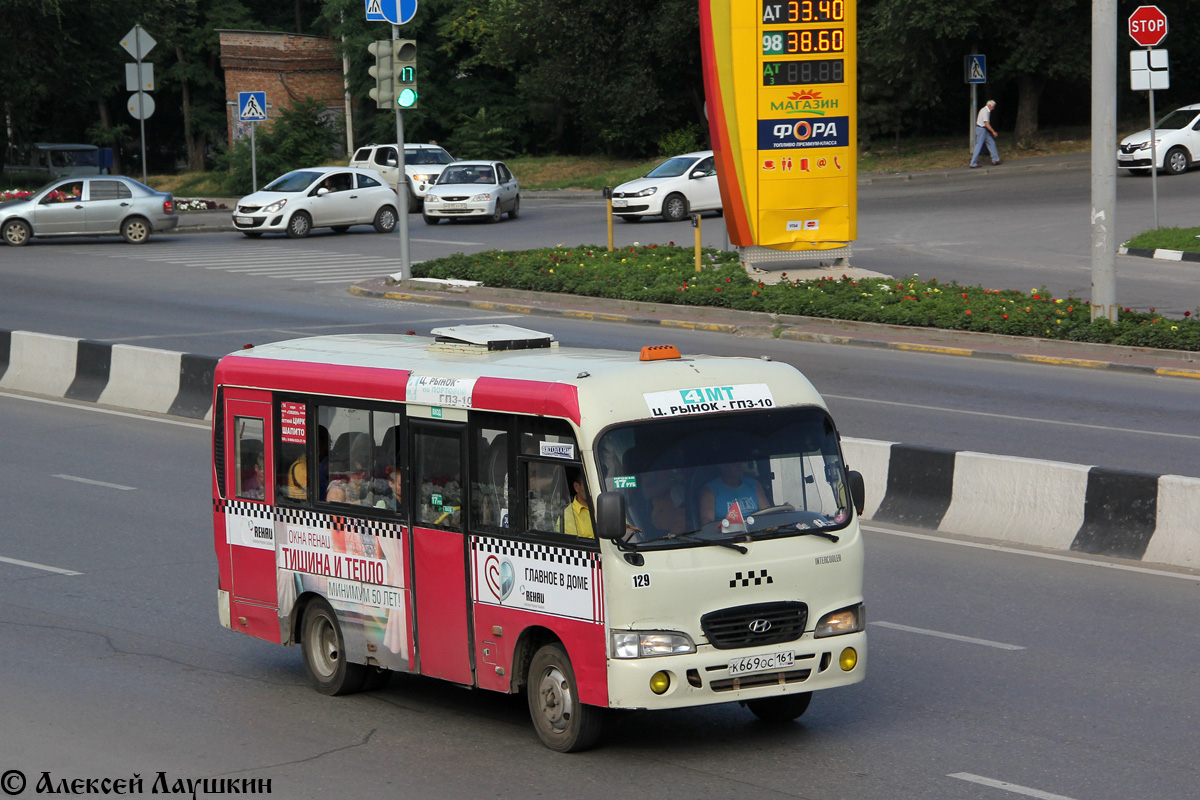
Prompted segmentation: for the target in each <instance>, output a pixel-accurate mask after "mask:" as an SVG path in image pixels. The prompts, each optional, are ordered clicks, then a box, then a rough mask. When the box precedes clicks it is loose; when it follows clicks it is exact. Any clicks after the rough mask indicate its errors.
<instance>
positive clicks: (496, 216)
mask: <svg viewBox="0 0 1200 800" xmlns="http://www.w3.org/2000/svg"><path fill="white" fill-rule="evenodd" d="M502 216H504V212H503V211H502V210H501V209H500V198H496V210H495V211H493V212H492V213H491V215H490V216H488V218H487V221H488V222H493V223H494V222H499V221H500V218H501V217H502Z"/></svg>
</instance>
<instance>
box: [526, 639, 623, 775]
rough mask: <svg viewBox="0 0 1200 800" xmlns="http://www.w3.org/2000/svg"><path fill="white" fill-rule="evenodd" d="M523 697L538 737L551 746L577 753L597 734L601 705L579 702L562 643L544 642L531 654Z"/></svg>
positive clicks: (599, 731) (593, 740)
mask: <svg viewBox="0 0 1200 800" xmlns="http://www.w3.org/2000/svg"><path fill="white" fill-rule="evenodd" d="M525 697H526V699H527V700H528V702H529V716H530V717H531V718H532V719H533V727H534V729H535V730H536V731H537V735H538V738H539V739H541V740H542V744H544V745H546V747H549V748H550V749H551V750H555V751H557V752H559V753H577V752H579V751H580V750H586V749H588V748H589V747H591V746H592V745H594V744H595V743H596V740H597V739H598V738H600V733H601V731H602V730H603V727H604V717H603V709H600V708H596V707H595V706H587V705H584V704H583V703H581V702H579V684H578V682H576V680H575V670H574V669H573V668H572V667H571V660H570V659H569V658H567V654H566V652H565V651H564V650H563V649H562V646H560V645H557V644H548V645H545V646H543V647H542V648H541V649H539V650H538V651H537V652H536V653H535V654H534V656H533V660H532V661H531V662H529V673H528V675H527V679H526V683H525Z"/></svg>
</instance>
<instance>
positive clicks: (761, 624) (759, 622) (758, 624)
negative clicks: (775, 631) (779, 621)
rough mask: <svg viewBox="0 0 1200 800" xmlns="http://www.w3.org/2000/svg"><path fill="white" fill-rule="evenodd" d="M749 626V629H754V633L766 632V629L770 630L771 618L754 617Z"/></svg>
mask: <svg viewBox="0 0 1200 800" xmlns="http://www.w3.org/2000/svg"><path fill="white" fill-rule="evenodd" d="M749 627H750V630H752V631H754V632H755V633H766V632H767V631H769V630H771V620H769V619H756V620H754V621H753V622H751V623H750V626H749Z"/></svg>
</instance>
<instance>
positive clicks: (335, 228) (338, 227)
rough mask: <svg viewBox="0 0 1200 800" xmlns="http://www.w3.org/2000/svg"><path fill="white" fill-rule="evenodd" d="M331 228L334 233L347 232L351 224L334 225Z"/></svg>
mask: <svg viewBox="0 0 1200 800" xmlns="http://www.w3.org/2000/svg"><path fill="white" fill-rule="evenodd" d="M330 230H332V231H333V232H334V233H345V232H346V231H348V230H350V226H349V225H334V226H333V227H332V228H330Z"/></svg>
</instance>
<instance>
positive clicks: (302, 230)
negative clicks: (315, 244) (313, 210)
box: [287, 211, 312, 239]
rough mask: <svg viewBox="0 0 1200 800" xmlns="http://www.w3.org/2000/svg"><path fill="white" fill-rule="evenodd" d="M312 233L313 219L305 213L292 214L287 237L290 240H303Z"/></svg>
mask: <svg viewBox="0 0 1200 800" xmlns="http://www.w3.org/2000/svg"><path fill="white" fill-rule="evenodd" d="M311 231H312V217H310V216H309V215H308V214H307V213H305V212H303V211H297V212H296V213H295V214H292V218H291V219H289V220H288V226H287V235H288V238H289V239H303V238H304V237H305V236H308V234H309V233H310V232H311Z"/></svg>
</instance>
